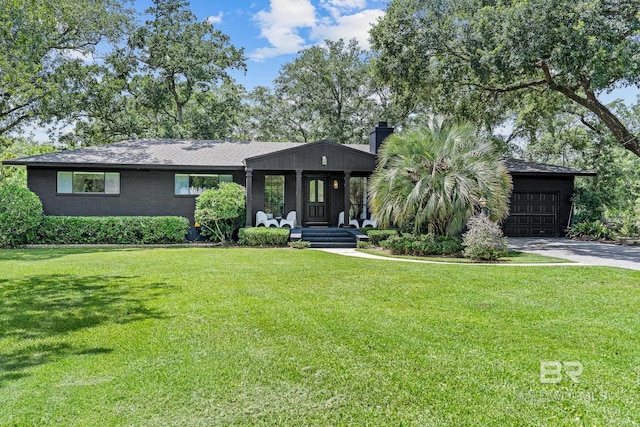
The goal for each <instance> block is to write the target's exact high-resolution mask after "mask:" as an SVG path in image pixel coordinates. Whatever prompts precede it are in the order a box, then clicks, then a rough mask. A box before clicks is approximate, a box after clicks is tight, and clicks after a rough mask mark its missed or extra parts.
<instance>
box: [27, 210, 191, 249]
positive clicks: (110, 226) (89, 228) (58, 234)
mask: <svg viewBox="0 0 640 427" xmlns="http://www.w3.org/2000/svg"><path fill="white" fill-rule="evenodd" d="M188 229H189V221H188V220H187V219H186V218H182V217H177V216H155V217H154V216H94V217H91V216H45V217H44V219H43V221H42V223H41V225H40V227H39V228H38V229H37V231H36V237H35V239H34V241H33V242H32V243H39V244H53V245H65V244H67V245H69V244H117V245H127V244H154V243H155V244H162V243H184V242H186V237H185V236H186V234H187V231H188Z"/></svg>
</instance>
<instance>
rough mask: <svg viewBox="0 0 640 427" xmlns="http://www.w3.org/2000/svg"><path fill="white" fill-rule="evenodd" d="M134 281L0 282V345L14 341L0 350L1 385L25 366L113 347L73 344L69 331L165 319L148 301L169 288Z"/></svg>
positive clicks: (48, 278)
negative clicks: (85, 346)
mask: <svg viewBox="0 0 640 427" xmlns="http://www.w3.org/2000/svg"><path fill="white" fill-rule="evenodd" d="M139 282H140V278H138V277H135V276H134V277H123V276H75V275H40V276H27V277H23V278H21V279H18V280H6V279H3V280H0V343H1V342H2V341H4V342H5V343H15V344H10V347H12V348H11V349H10V350H8V351H5V350H4V349H3V350H0V387H1V386H2V385H3V383H4V382H5V381H7V380H11V379H17V378H20V377H22V376H25V375H27V374H26V373H25V372H24V371H25V370H27V369H28V368H31V367H34V366H37V365H42V364H45V363H49V362H51V361H55V360H57V359H59V358H61V357H64V356H68V355H99V354H104V353H108V352H110V351H112V350H111V349H108V348H79V347H77V346H73V345H72V344H70V343H69V342H70V341H71V338H70V337H69V334H70V333H72V332H74V331H78V330H82V329H87V328H92V327H96V326H98V325H102V324H106V323H113V324H125V323H131V322H136V321H140V320H146V319H163V318H166V316H165V315H163V314H162V312H161V311H160V310H158V309H156V308H153V307H150V302H151V301H152V300H154V299H156V298H158V297H159V296H161V295H163V294H166V293H167V292H169V291H170V289H171V287H170V286H169V285H166V284H163V283H139ZM24 340H29V341H24ZM45 340H46V341H45ZM52 342H54V344H52Z"/></svg>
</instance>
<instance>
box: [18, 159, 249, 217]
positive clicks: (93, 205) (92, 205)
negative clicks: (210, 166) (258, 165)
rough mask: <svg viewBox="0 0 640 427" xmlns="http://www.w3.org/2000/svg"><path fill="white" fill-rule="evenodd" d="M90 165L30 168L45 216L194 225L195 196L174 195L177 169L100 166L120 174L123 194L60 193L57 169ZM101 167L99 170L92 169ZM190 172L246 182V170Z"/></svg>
mask: <svg viewBox="0 0 640 427" xmlns="http://www.w3.org/2000/svg"><path fill="white" fill-rule="evenodd" d="M58 170H64V171H71V170H90V169H87V168H78V169H74V168H59V169H49V168H34V167H29V168H28V174H27V176H28V179H27V185H28V187H29V189H30V190H31V191H33V192H34V193H36V194H37V195H38V196H39V197H40V200H41V201H42V207H43V209H44V213H45V215H67V216H165V215H170V216H182V217H185V218H188V219H189V221H190V222H191V224H193V222H194V219H193V215H194V211H195V196H176V195H175V194H174V186H175V182H174V176H175V174H176V173H185V172H184V171H181V170H175V171H149V170H117V169H99V170H100V171H104V172H119V173H120V194H119V195H111V194H107V195H104V194H58V193H57V189H56V181H57V180H56V177H57V171H58ZM91 170H97V169H91ZM189 173H221V174H229V173H233V176H234V182H236V183H238V184H241V185H244V172H236V171H234V172H229V171H212V170H206V171H204V170H203V171H198V172H194V171H189Z"/></svg>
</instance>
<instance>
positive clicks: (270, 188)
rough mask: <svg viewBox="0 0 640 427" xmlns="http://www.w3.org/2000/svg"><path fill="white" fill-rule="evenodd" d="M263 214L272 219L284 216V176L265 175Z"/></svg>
mask: <svg viewBox="0 0 640 427" xmlns="http://www.w3.org/2000/svg"><path fill="white" fill-rule="evenodd" d="M264 212H265V213H266V214H267V215H269V214H271V215H273V216H274V217H283V216H284V175H265V177H264Z"/></svg>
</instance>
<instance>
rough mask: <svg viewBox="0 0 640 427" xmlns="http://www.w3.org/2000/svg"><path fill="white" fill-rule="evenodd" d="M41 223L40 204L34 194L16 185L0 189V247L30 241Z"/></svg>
mask: <svg viewBox="0 0 640 427" xmlns="http://www.w3.org/2000/svg"><path fill="white" fill-rule="evenodd" d="M41 222H42V202H40V199H39V198H38V196H36V195H35V193H32V192H31V191H29V190H28V189H26V188H24V187H21V186H18V185H4V186H2V187H1V188H0V247H5V246H8V247H13V246H18V245H23V244H25V243H28V242H30V241H32V240H33V239H34V237H35V232H36V230H37V228H38V226H39V225H40V223H41Z"/></svg>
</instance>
